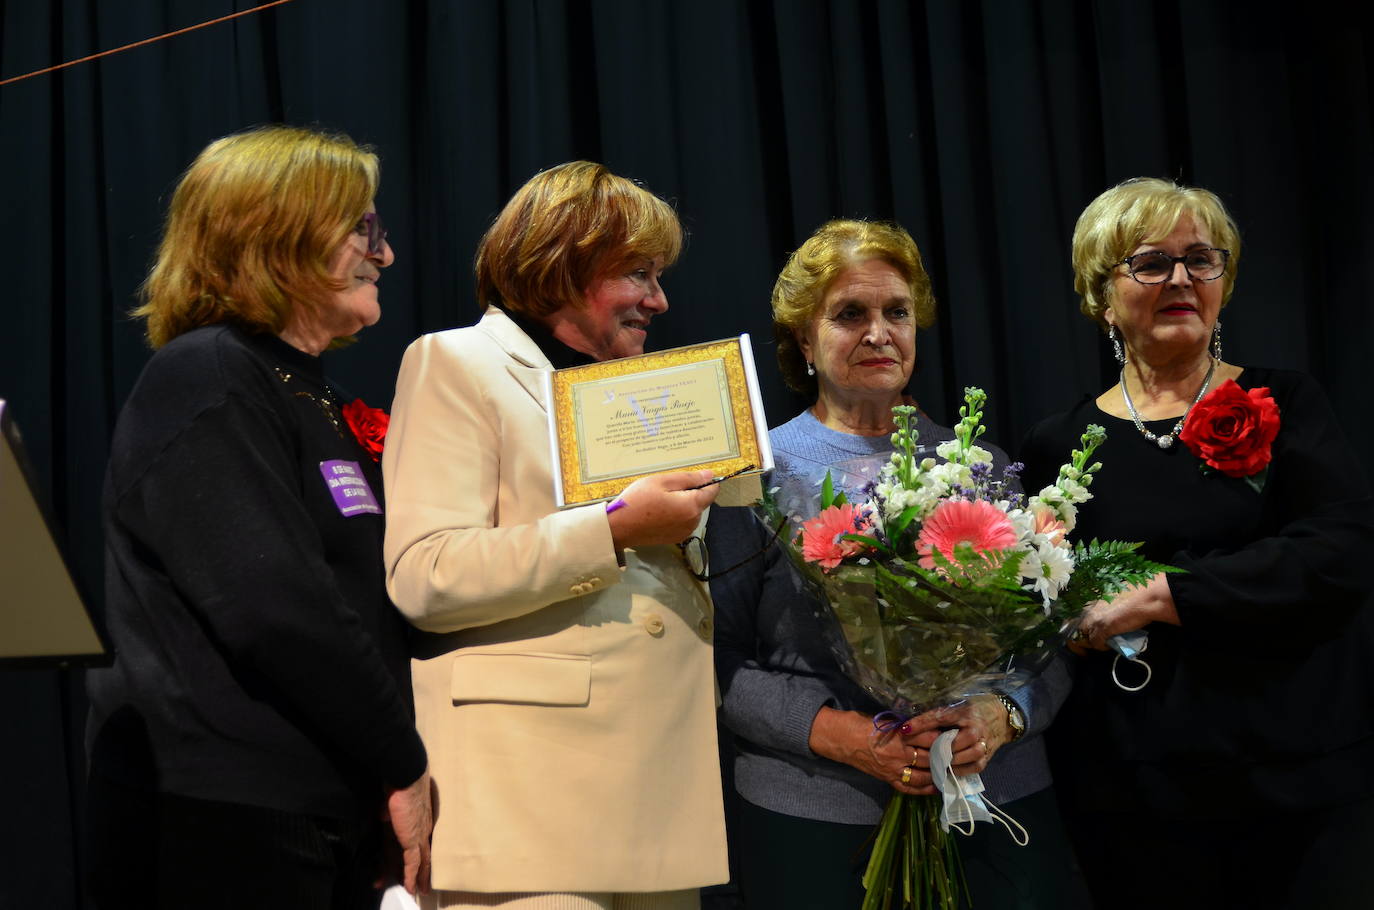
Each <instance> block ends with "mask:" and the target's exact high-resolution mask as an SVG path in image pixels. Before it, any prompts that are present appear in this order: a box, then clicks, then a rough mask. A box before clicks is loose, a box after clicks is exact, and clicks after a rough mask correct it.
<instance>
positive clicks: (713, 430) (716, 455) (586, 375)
mask: <svg viewBox="0 0 1374 910" xmlns="http://www.w3.org/2000/svg"><path fill="white" fill-rule="evenodd" d="M550 401H551V402H552V404H553V407H552V408H551V410H550V442H551V444H552V446H553V450H554V457H555V461H556V463H557V465H558V468H559V470H558V471H557V472H555V473H556V475H557V476H556V478H555V486H556V488H557V489H556V491H555V492H556V493H557V494H558V501H559V503H560V505H576V504H579V503H584V502H593V501H596V500H599V499H609V498H611V497H613V496H615V495H617V494H618V493H619V492H620V491H621V490H623V489H624V488H625V487H626V486H628V485H629V483H631V482H632V481H633V480H634V479H636V478H638V477H642V476H644V475H646V474H655V473H659V472H661V471H678V470H688V469H693V468H710V469H711V470H713V471H715V472H716V473H717V474H721V475H723V474H726V473H730V472H731V471H739V470H740V469H743V468H749V469H750V470H754V471H761V470H766V469H767V468H769V467H771V466H772V454H771V452H770V451H769V450H768V448H767V445H768V442H767V430H766V422H765V421H764V419H763V409H762V407H761V405H760V399H759V395H758V383H757V380H756V379H755V377H754V370H753V356H752V351H751V349H750V348H749V345H748V336H747V335H745V336H741V337H740V338H734V339H728V340H726V341H718V342H711V343H709V344H702V345H691V346H688V347H684V348H674V349H673V350H671V351H662V352H659V353H655V354H644V355H641V356H639V357H627V358H625V359H623V360H612V361H606V362H604V363H597V364H591V365H589V366H583V367H573V368H571V369H567V370H558V371H556V372H554V373H553V374H552V376H551V378H550Z"/></svg>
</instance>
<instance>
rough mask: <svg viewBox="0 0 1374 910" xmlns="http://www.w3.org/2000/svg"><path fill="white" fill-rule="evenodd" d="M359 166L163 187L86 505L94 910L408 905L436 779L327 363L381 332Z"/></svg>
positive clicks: (241, 151)
mask: <svg viewBox="0 0 1374 910" xmlns="http://www.w3.org/2000/svg"><path fill="white" fill-rule="evenodd" d="M377 177H378V170H377V158H376V156H375V155H373V154H371V153H370V152H368V151H367V150H366V149H363V148H360V147H358V146H356V145H355V144H354V143H353V142H352V141H351V140H349V139H347V138H346V137H342V136H330V135H324V134H321V133H317V132H314V131H309V130H299V129H289V128H285V127H268V128H263V129H258V130H253V131H250V132H246V133H241V134H237V135H233V136H227V137H225V138H223V139H220V140H217V141H216V142H213V143H211V144H210V145H209V146H208V147H207V148H206V149H205V150H204V151H203V152H201V154H200V155H199V156H198V157H197V158H196V160H195V162H194V163H193V164H192V165H191V167H190V168H189V169H188V170H187V172H186V174H185V175H184V176H183V177H182V179H181V182H180V184H179V185H178V187H177V189H176V192H175V194H174V196H173V197H172V202H171V207H170V211H169V213H168V217H167V223H166V227H165V231H164V236H163V240H162V244H161V246H160V248H159V251H158V257H157V262H156V264H155V265H154V267H153V270H152V272H151V274H150V275H149V278H148V281H147V283H146V285H145V287H144V304H143V306H142V307H140V308H139V310H138V311H137V313H136V315H138V316H141V317H143V318H145V319H146V320H147V328H148V338H149V341H150V342H151V343H152V345H153V346H154V347H155V348H157V349H158V350H157V353H155V354H154V355H153V357H152V359H151V360H150V361H149V363H148V365H147V367H146V368H145V369H144V371H143V374H142V376H141V377H140V378H139V381H138V383H137V385H136V386H135V387H134V390H133V392H132V393H131V394H130V396H129V399H128V401H127V402H126V404H125V406H124V410H123V412H122V413H121V415H120V418H119V423H118V425H117V427H116V429H115V434H114V439H113V442H112V446H111V455H110V466H109V473H108V475H107V478H106V486H105V503H104V514H105V533H106V598H107V617H106V618H107V622H108V625H109V630H110V635H111V637H112V638H113V641H114V644H115V651H116V657H115V661H114V665H113V666H111V667H110V668H108V669H103V670H97V671H94V672H92V673H91V674H90V675H89V679H88V687H89V690H90V696H91V706H92V707H91V716H90V720H89V724H88V731H87V738H88V747H89V750H90V773H91V778H90V799H89V807H90V826H89V827H90V832H91V835H90V840H91V859H92V863H91V876H90V877H91V891H92V896H93V897H94V898H95V901H96V904H97V906H100V907H102V908H104V907H192V906H194V907H255V908H263V907H291V908H293V910H298V908H305V907H308V908H344V907H348V908H353V907H366V906H375V904H376V902H377V900H378V897H379V895H378V892H377V891H376V889H375V888H374V885H373V882H374V880H375V879H376V878H377V876H378V873H379V872H380V859H381V842H382V836H383V834H382V828H381V823H380V822H379V818H381V817H382V816H383V813H384V812H385V813H389V817H390V821H391V827H392V829H393V830H394V834H395V836H396V837H397V838H398V839H399V841H400V845H401V847H402V848H403V849H404V851H405V860H406V864H405V881H406V884H407V886H408V887H409V888H410V889H411V890H415V889H416V888H418V887H423V886H424V885H425V879H426V875H427V871H426V870H427V862H428V859H427V851H428V837H429V827H430V822H429V819H430V807H429V777H428V772H427V770H426V766H427V763H426V757H425V751H424V747H423V746H422V745H421V743H420V740H419V737H418V736H417V734H416V732H415V728H414V721H413V713H412V706H411V697H410V684H409V675H408V668H407V649H406V645H405V631H404V624H403V622H402V620H401V619H400V617H399V615H398V614H397V613H396V611H395V610H394V609H393V608H392V606H391V604H390V602H389V601H388V600H387V596H386V590H385V587H384V579H383V568H382V559H381V547H382V534H383V522H382V481H381V471H380V468H379V466H378V463H377V458H378V456H379V455H380V452H381V448H380V444H381V440H380V439H379V438H378V435H379V434H377V433H376V432H373V431H372V430H375V429H376V428H377V426H376V425H377V423H378V421H377V414H376V412H371V410H370V409H367V408H366V406H364V405H362V404H361V402H351V403H348V404H346V405H345V404H342V403H341V402H340V400H339V398H338V396H337V395H336V393H335V391H334V390H333V389H332V388H331V387H330V386H329V384H328V383H327V382H326V381H325V379H324V376H323V373H322V371H321V367H320V362H319V355H320V353H321V352H322V351H323V350H324V349H325V348H327V347H329V346H330V344H331V343H332V342H334V341H335V340H336V339H339V338H346V337H348V336H351V335H352V334H353V333H354V332H356V331H358V330H359V329H361V328H363V327H364V326H367V325H371V324H373V323H375V322H376V321H377V319H378V318H379V316H380V310H379V308H378V302H377V279H378V277H379V275H380V270H381V269H383V268H385V267H387V266H388V265H390V264H391V262H392V261H393V259H394V255H393V253H392V251H391V247H390V246H389V245H388V244H387V242H386V233H385V231H383V230H382V227H381V222H380V220H379V219H378V216H377V214H376V211H375V210H374V207H373V197H374V195H375V194H376V190H377Z"/></svg>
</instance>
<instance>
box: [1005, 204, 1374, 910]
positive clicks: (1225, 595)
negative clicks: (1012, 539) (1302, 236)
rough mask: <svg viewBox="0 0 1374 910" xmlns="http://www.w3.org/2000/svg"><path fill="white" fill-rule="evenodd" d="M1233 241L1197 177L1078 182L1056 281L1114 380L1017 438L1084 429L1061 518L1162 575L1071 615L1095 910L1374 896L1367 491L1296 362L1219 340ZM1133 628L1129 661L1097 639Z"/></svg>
mask: <svg viewBox="0 0 1374 910" xmlns="http://www.w3.org/2000/svg"><path fill="white" fill-rule="evenodd" d="M1239 258H1240V240H1239V236H1238V233H1237V230H1236V227H1235V225H1234V223H1233V222H1232V220H1231V217H1230V215H1229V214H1228V213H1227V212H1226V210H1225V208H1224V207H1223V206H1222V204H1221V201H1220V200H1219V199H1218V198H1217V197H1216V196H1215V195H1213V194H1212V193H1210V192H1207V191H1205V190H1200V189H1194V188H1185V187H1178V186H1175V185H1173V184H1171V183H1168V182H1165V181H1162V180H1154V179H1137V180H1130V181H1127V182H1125V183H1123V184H1121V185H1119V186H1117V187H1114V188H1113V189H1110V190H1108V191H1107V192H1105V193H1103V194H1102V195H1101V196H1099V197H1098V198H1097V199H1096V200H1094V202H1093V203H1092V204H1091V205H1089V206H1088V208H1087V209H1086V210H1085V211H1084V212H1083V214H1082V216H1081V217H1080V218H1079V221H1078V225H1077V228H1076V230H1075V232H1074V240H1073V259H1074V269H1075V273H1076V285H1075V286H1076V288H1077V290H1078V292H1079V294H1080V295H1081V296H1082V308H1083V311H1084V313H1085V314H1087V315H1088V316H1089V317H1091V318H1093V319H1094V320H1096V321H1097V322H1098V323H1099V324H1100V325H1102V327H1103V328H1104V329H1105V330H1106V331H1107V333H1108V335H1109V337H1110V339H1111V341H1112V344H1113V346H1114V348H1115V350H1116V351H1117V352H1118V353H1117V357H1118V360H1120V361H1121V362H1122V371H1121V378H1120V379H1121V381H1120V383H1119V384H1118V385H1115V386H1113V387H1112V388H1110V389H1108V390H1107V391H1106V392H1104V393H1103V394H1102V395H1100V396H1099V397H1097V398H1096V399H1086V398H1085V399H1084V400H1083V401H1081V402H1079V404H1078V405H1076V406H1075V407H1074V408H1073V409H1072V410H1070V411H1068V412H1067V413H1065V414H1061V415H1057V416H1055V417H1052V418H1050V419H1048V420H1045V421H1043V422H1041V423H1040V424H1039V425H1038V426H1036V427H1035V429H1034V430H1032V432H1031V434H1030V436H1029V437H1028V439H1027V441H1026V444H1025V446H1024V450H1023V453H1022V455H1023V459H1024V461H1025V462H1026V474H1025V476H1026V478H1027V483H1028V486H1032V487H1033V486H1034V485H1037V484H1040V483H1046V482H1048V481H1049V480H1050V479H1051V478H1052V474H1053V472H1054V471H1055V470H1056V465H1057V460H1058V459H1059V458H1060V457H1061V456H1062V453H1063V452H1064V451H1065V450H1067V449H1068V448H1069V447H1071V446H1072V444H1073V443H1074V441H1075V440H1076V439H1077V438H1078V436H1079V435H1080V434H1081V433H1082V432H1083V428H1084V427H1085V426H1086V424H1088V423H1102V424H1106V426H1107V430H1108V435H1109V439H1108V441H1107V443H1106V444H1105V445H1103V447H1102V448H1101V449H1100V450H1099V455H1100V457H1101V460H1102V462H1103V464H1104V465H1105V467H1104V469H1103V470H1102V472H1101V474H1100V475H1098V478H1097V480H1096V482H1095V483H1094V486H1093V493H1094V498H1093V500H1092V501H1091V502H1089V503H1086V504H1085V505H1084V506H1082V507H1081V510H1080V512H1079V515H1078V525H1077V528H1076V529H1075V530H1074V535H1075V537H1076V538H1078V539H1080V540H1090V539H1092V538H1102V539H1124V540H1141V541H1144V547H1143V549H1142V552H1144V553H1145V554H1146V555H1147V556H1149V557H1150V558H1152V559H1156V560H1160V561H1162V562H1166V563H1171V564H1173V565H1175V566H1178V567H1179V568H1181V569H1183V570H1184V571H1183V573H1180V574H1169V575H1162V574H1161V575H1159V576H1156V577H1155V578H1154V579H1152V580H1151V581H1150V582H1149V583H1148V584H1146V585H1144V586H1141V587H1139V588H1134V589H1131V590H1129V591H1127V592H1125V593H1123V594H1122V595H1120V596H1118V597H1117V598H1116V599H1115V600H1113V601H1112V602H1111V603H1110V604H1108V603H1099V604H1096V605H1095V606H1094V607H1092V608H1091V609H1090V610H1089V611H1088V613H1087V614H1086V616H1085V619H1084V621H1083V625H1082V639H1081V641H1080V643H1079V644H1078V645H1077V647H1076V650H1077V651H1078V652H1079V653H1080V654H1082V655H1083V656H1082V658H1081V659H1079V658H1070V659H1071V660H1073V661H1074V662H1075V663H1076V667H1075V671H1076V678H1075V682H1074V688H1073V691H1072V693H1071V695H1070V697H1069V699H1068V702H1067V703H1066V704H1065V706H1064V708H1063V709H1062V710H1061V712H1060V714H1059V717H1058V718H1057V720H1056V722H1055V725H1054V727H1052V728H1051V731H1050V744H1051V763H1052V767H1053V770H1054V777H1055V781H1056V784H1057V785H1058V787H1059V790H1060V794H1061V799H1062V801H1063V802H1064V807H1065V810H1066V812H1065V818H1066V821H1067V822H1068V823H1069V825H1070V831H1071V835H1072V837H1073V839H1074V843H1075V848H1076V850H1077V852H1078V854H1079V859H1080V862H1081V863H1082V866H1083V870H1084V872H1085V874H1086V876H1087V878H1088V880H1089V883H1090V885H1091V887H1092V890H1093V892H1094V897H1095V899H1096V901H1097V904H1098V906H1100V907H1104V908H1117V907H1162V906H1171V907H1203V906H1207V907H1221V906H1227V907H1247V908H1253V907H1294V908H1297V907H1304V908H1307V907H1311V908H1315V907H1322V908H1327V910H1329V908H1341V907H1356V906H1358V907H1367V906H1369V900H1370V897H1369V895H1370V894H1371V893H1374V890H1371V884H1372V883H1371V873H1370V869H1371V867H1372V864H1370V863H1369V861H1368V855H1369V852H1370V850H1371V847H1374V726H1372V725H1371V714H1370V710H1369V695H1368V693H1369V691H1370V678H1369V671H1367V670H1366V669H1365V665H1366V663H1367V660H1366V659H1365V657H1364V654H1365V652H1366V651H1367V649H1368V648H1369V646H1370V644H1371V642H1372V641H1374V639H1371V637H1370V621H1369V611H1366V610H1364V609H1363V601H1364V595H1365V589H1366V587H1367V585H1366V579H1365V572H1364V571H1363V570H1362V567H1363V562H1364V561H1365V560H1363V559H1362V558H1361V556H1362V554H1365V553H1368V552H1370V548H1371V545H1374V526H1372V525H1371V514H1372V513H1371V508H1374V502H1372V501H1371V498H1370V492H1369V487H1368V484H1367V481H1366V479H1365V476H1364V471H1363V469H1362V468H1361V465H1360V463H1359V461H1358V459H1357V458H1356V457H1355V455H1354V453H1353V452H1352V451H1351V449H1350V447H1349V445H1348V444H1347V443H1346V442H1345V440H1344V437H1343V436H1342V433H1341V429H1340V426H1339V423H1338V421H1337V418H1336V416H1335V414H1334V413H1333V412H1332V410H1331V408H1330V406H1329V405H1328V403H1327V401H1326V398H1325V396H1324V395H1323V394H1322V392H1321V390H1320V389H1319V388H1318V387H1317V385H1316V384H1315V383H1314V382H1313V381H1312V380H1311V379H1309V378H1308V377H1306V376H1304V375H1302V374H1299V373H1294V372H1290V371H1286V370H1273V369H1263V368H1259V367H1241V366H1236V365H1232V364H1229V363H1226V362H1224V361H1222V360H1221V359H1220V355H1221V350H1220V332H1221V327H1220V321H1219V318H1218V316H1219V313H1220V310H1221V308H1222V307H1223V306H1224V305H1225V303H1226V301H1227V299H1228V298H1229V296H1230V293H1231V290H1232V287H1233V285H1234V282H1235V277H1236V266H1237V262H1238V260H1239ZM1138 631H1144V632H1146V633H1148V643H1147V650H1146V651H1145V653H1144V654H1143V655H1141V659H1142V660H1143V661H1144V664H1146V665H1148V667H1149V670H1148V671H1147V670H1146V667H1145V666H1144V665H1141V664H1132V663H1130V662H1129V661H1126V660H1123V659H1120V658H1118V657H1117V656H1116V652H1115V651H1114V650H1113V648H1112V637H1113V636H1117V635H1122V634H1125V633H1132V632H1138ZM1147 674H1148V678H1147ZM1142 684H1143V687H1141V688H1138V689H1136V687H1138V686H1142ZM1130 690H1133V691H1130Z"/></svg>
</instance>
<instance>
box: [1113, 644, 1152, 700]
mask: <svg viewBox="0 0 1374 910" xmlns="http://www.w3.org/2000/svg"><path fill="white" fill-rule="evenodd" d="M1107 644H1108V645H1109V646H1110V647H1111V649H1112V650H1113V651H1115V652H1116V657H1114V658H1113V659H1112V682H1114V683H1116V684H1117V686H1118V687H1120V688H1121V689H1122V690H1123V691H1125V692H1139V691H1140V690H1141V689H1143V688H1145V686H1147V685H1148V684H1149V682H1150V677H1151V676H1153V675H1154V671H1152V670H1151V669H1150V665H1149V664H1147V663H1145V661H1143V660H1141V659H1140V655H1141V654H1144V653H1145V649H1146V648H1148V647H1149V646H1150V633H1149V632H1146V631H1145V630H1144V629H1137V630H1136V631H1134V632H1126V633H1124V634H1122V635H1113V636H1112V637H1111V638H1109V639H1107ZM1122 658H1125V659H1126V660H1127V661H1128V662H1130V663H1133V664H1135V665H1136V667H1138V668H1140V669H1142V670H1144V671H1145V678H1144V679H1142V680H1141V681H1140V683H1139V684H1137V685H1131V686H1128V685H1126V684H1125V683H1123V682H1122V681H1121V677H1120V676H1118V675H1117V672H1116V671H1117V668H1118V667H1119V666H1120V665H1121V659H1122Z"/></svg>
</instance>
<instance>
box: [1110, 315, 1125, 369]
mask: <svg viewBox="0 0 1374 910" xmlns="http://www.w3.org/2000/svg"><path fill="white" fill-rule="evenodd" d="M1107 337H1108V338H1110V339H1111V340H1112V356H1113V357H1115V358H1116V362H1117V363H1119V364H1121V365H1122V366H1123V367H1124V366H1125V365H1126V352H1125V351H1123V350H1122V349H1121V333H1120V332H1119V331H1117V328H1116V326H1114V325H1109V326H1107Z"/></svg>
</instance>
